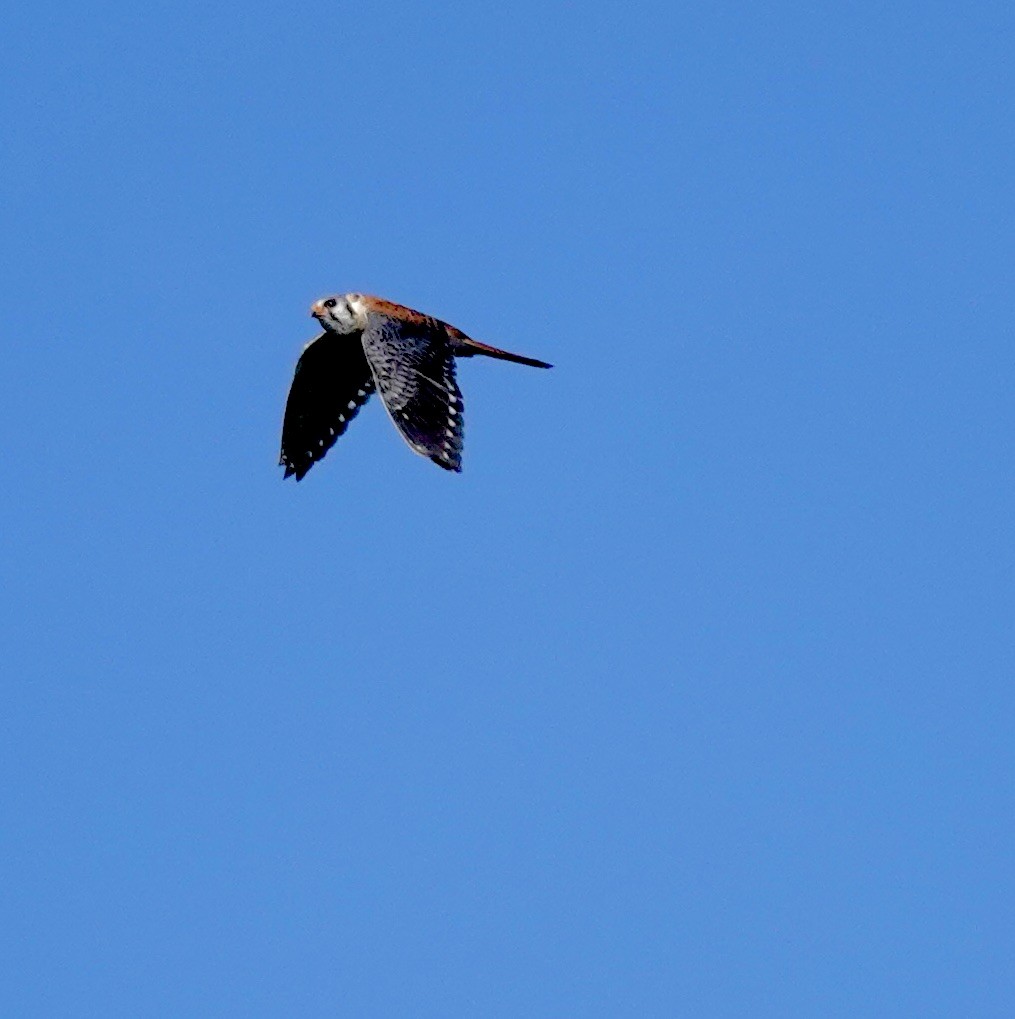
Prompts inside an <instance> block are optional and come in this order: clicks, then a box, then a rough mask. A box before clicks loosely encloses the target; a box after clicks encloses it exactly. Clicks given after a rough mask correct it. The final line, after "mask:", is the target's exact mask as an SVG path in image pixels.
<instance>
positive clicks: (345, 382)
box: [279, 294, 552, 481]
mask: <svg viewBox="0 0 1015 1019" xmlns="http://www.w3.org/2000/svg"><path fill="white" fill-rule="evenodd" d="M310 314H311V315H312V316H313V317H314V318H316V319H317V321H318V322H320V324H321V325H322V326H323V328H324V332H323V333H321V335H320V336H318V337H317V338H316V339H314V340H311V341H310V343H308V344H307V345H306V346H305V347H304V348H303V353H302V355H301V356H300V359H299V361H297V362H296V373H295V375H294V376H293V381H292V386H291V387H290V389H289V399H288V400H287V401H286V405H285V419H284V421H283V423H282V456H281V459H280V460H279V463H280V464H281V465H282V466H283V467H285V477H287V478H288V477H289V475H290V474H295V475H296V480H297V481H299V480H300V479H301V478H302V477H303V476H304V475H305V474H306V473H307V471H309V470H310V468H311V467H313V466H314V464H315V463H317V461H318V460H320V459H321V458H322V457H323V456H324V455H325V454H326V453H327V452H328V450H329V449H331V447H332V446H333V445H334V444H335V440H336V439H337V438H338V437H339V436H340V435H341V434H342V433H343V432H344V431H345V430H346V428H348V427H349V422H350V421H352V419H353V418H354V417H355V416H356V415H357V414H358V413H359V409H360V407H362V406H363V404H364V403H366V402H367V400H369V399H370V396H371V394H372V393H373V392H374V390H378V391H379V392H380V394H381V402H382V403H383V404H384V409H385V410H386V411H387V412H388V415H389V416H390V418H391V420H392V421H393V422H394V423H395V427H396V428H397V429H398V431H399V432H400V433H401V436H402V438H403V439H405V441H406V442H407V443H408V444H409V448H410V449H411V450H412V451H413V452H414V453H418V454H419V455H420V456H425V457H427V458H428V459H430V460H432V461H433V462H434V463H435V464H437V466H438V467H443V468H444V469H445V470H447V471H460V470H461V469H462V436H463V430H464V420H463V410H464V408H463V404H462V394H461V392H460V391H459V389H458V383H457V382H456V381H455V358H456V357H473V356H475V355H476V354H485V355H486V356H487V357H496V358H500V359H501V360H502V361H515V362H517V363H518V364H527V365H531V366H532V367H533V368H551V367H552V365H549V364H547V363H546V362H545V361H537V360H536V359H535V358H533V357H522V356H521V355H520V354H511V353H508V351H506V350H499V349H498V348H497V347H491V346H489V345H487V344H486V343H480V342H479V341H478V340H473V339H471V338H470V337H468V336H466V335H465V333H463V332H462V331H461V330H460V329H456V328H455V327H454V326H452V325H448V323H447V322H442V321H441V320H440V319H437V318H431V317H430V316H429V315H424V314H422V313H421V312H418V311H413V310H412V309H411V308H406V307H403V306H402V305H401V304H394V303H392V302H391V301H385V300H384V299H383V298H381V297H371V296H370V295H368V294H339V295H336V296H335V297H322V298H321V300H319V301H315V302H314V304H313V305H311V307H310Z"/></svg>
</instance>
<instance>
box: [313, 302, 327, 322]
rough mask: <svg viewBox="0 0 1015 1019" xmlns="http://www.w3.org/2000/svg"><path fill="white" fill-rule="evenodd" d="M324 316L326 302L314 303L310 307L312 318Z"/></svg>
mask: <svg viewBox="0 0 1015 1019" xmlns="http://www.w3.org/2000/svg"><path fill="white" fill-rule="evenodd" d="M323 314H324V302H323V301H314V303H313V304H312V305H310V315H311V317H312V318H320V317H321V316H322V315H323Z"/></svg>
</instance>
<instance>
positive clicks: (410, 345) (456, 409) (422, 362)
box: [363, 311, 465, 471]
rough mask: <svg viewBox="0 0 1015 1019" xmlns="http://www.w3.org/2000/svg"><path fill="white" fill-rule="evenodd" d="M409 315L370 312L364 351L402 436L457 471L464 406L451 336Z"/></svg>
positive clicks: (418, 450)
mask: <svg viewBox="0 0 1015 1019" xmlns="http://www.w3.org/2000/svg"><path fill="white" fill-rule="evenodd" d="M409 314H410V315H411V317H406V318H399V317H396V316H394V315H387V314H384V313H381V312H376V311H372V312H370V314H369V315H368V317H367V327H366V329H365V330H364V331H363V350H364V351H365V352H366V357H367V361H368V362H369V363H370V367H371V369H372V370H373V373H374V379H375V380H376V382H377V389H378V391H379V392H380V394H381V399H382V400H383V401H384V406H385V408H386V409H387V411H388V414H389V415H390V416H391V420H392V421H394V422H395V426H396V427H397V428H398V430H399V431H400V432H401V433H402V438H404V439H405V441H406V442H407V443H408V444H409V446H410V447H411V448H412V450H413V451H414V452H416V453H419V454H420V456H425V457H427V458H429V459H430V460H433V462H434V463H435V464H437V466H438V467H443V468H444V469H445V470H447V471H460V470H461V469H462V442H463V437H464V430H465V421H464V419H463V410H464V406H463V404H462V394H461V392H460V391H459V389H458V383H457V382H456V381H455V356H454V350H453V348H452V343H451V338H450V337H449V336H448V333H447V330H446V329H445V328H444V324H443V323H442V322H438V321H436V320H435V319H431V318H426V317H425V316H422V315H416V314H415V313H409Z"/></svg>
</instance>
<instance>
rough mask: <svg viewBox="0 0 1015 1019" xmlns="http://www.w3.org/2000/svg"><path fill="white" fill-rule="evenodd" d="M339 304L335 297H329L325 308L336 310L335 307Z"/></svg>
mask: <svg viewBox="0 0 1015 1019" xmlns="http://www.w3.org/2000/svg"><path fill="white" fill-rule="evenodd" d="M337 303H338V302H337V301H336V300H335V298H334V297H329V298H328V299H327V300H326V301H325V302H324V307H325V308H334V307H335V305H336V304H337Z"/></svg>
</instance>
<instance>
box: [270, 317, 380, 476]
mask: <svg viewBox="0 0 1015 1019" xmlns="http://www.w3.org/2000/svg"><path fill="white" fill-rule="evenodd" d="M373 391H374V379H373V376H372V375H371V374H370V366H369V365H368V364H367V359H366V357H365V356H364V355H363V346H362V344H361V343H360V342H359V337H358V336H339V335H337V334H336V333H321V335H320V336H318V337H317V339H316V340H312V341H311V342H310V343H308V344H307V345H306V347H304V349H303V354H302V355H301V356H300V359H299V361H297V362H296V373H295V375H293V383H292V386H291V387H290V389H289V399H288V400H287V401H286V405H285V419H284V421H283V422H282V456H281V459H280V460H279V463H280V464H282V466H283V467H285V477H287V478H288V477H289V475H290V474H295V475H296V480H297V481H299V480H300V479H301V478H302V477H303V476H304V475H305V474H306V473H307V471H309V470H310V468H311V467H313V466H314V464H315V463H317V461H318V460H320V459H321V457H323V456H324V454H325V453H327V452H328V450H329V449H331V447H332V446H333V445H334V444H335V440H336V439H337V438H338V437H339V436H340V435H341V434H342V433H343V432H344V431H345V430H346V428H348V427H349V422H350V421H351V420H352V419H353V418H354V417H355V416H356V414H357V413H358V412H359V409H360V407H362V406H363V404H364V403H366V402H367V400H368V399H370V394H371V393H372V392H373Z"/></svg>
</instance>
